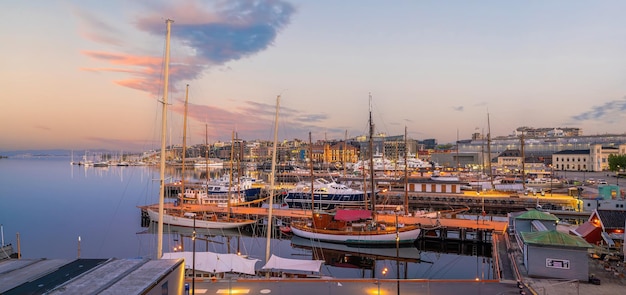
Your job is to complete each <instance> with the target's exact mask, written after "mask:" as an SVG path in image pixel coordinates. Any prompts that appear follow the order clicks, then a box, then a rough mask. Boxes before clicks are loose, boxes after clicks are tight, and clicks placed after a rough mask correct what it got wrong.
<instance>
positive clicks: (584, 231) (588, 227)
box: [570, 222, 602, 243]
mask: <svg viewBox="0 0 626 295" xmlns="http://www.w3.org/2000/svg"><path fill="white" fill-rule="evenodd" d="M570 231H572V232H575V233H576V234H578V235H580V237H582V238H583V239H585V240H586V241H587V242H589V243H595V242H597V241H598V240H599V239H600V233H601V232H602V228H601V227H598V226H595V225H594V224H593V223H591V222H585V223H583V224H581V225H580V226H579V227H577V228H576V229H573V230H570Z"/></svg>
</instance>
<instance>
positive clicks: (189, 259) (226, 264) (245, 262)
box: [162, 252, 259, 275]
mask: <svg viewBox="0 0 626 295" xmlns="http://www.w3.org/2000/svg"><path fill="white" fill-rule="evenodd" d="M178 258H184V259H185V267H187V268H191V265H192V264H193V252H170V253H163V258H162V259H178ZM258 261H259V260H258V259H248V258H244V257H241V256H239V255H237V254H218V253H213V252H196V270H199V271H205V272H211V273H222V272H236V273H244V274H249V275H254V274H255V271H254V265H255V264H256V263H257V262H258Z"/></svg>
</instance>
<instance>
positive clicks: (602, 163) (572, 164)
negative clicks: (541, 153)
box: [552, 144, 626, 171]
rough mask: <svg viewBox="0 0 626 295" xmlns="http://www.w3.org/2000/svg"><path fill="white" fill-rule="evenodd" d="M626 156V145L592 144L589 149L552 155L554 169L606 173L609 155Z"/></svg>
mask: <svg viewBox="0 0 626 295" xmlns="http://www.w3.org/2000/svg"><path fill="white" fill-rule="evenodd" d="M624 154H626V144H619V145H617V146H603V145H601V144H590V145H589V148H588V149H580V150H562V151H558V152H555V153H553V154H552V167H553V168H554V170H559V171H605V170H607V169H608V167H609V161H608V158H609V155H624Z"/></svg>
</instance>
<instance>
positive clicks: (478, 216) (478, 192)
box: [476, 191, 484, 230]
mask: <svg viewBox="0 0 626 295" xmlns="http://www.w3.org/2000/svg"><path fill="white" fill-rule="evenodd" d="M476 196H477V197H480V191H476ZM483 200H484V197H483ZM483 208H484V203H483ZM479 219H480V214H476V230H478V220H479Z"/></svg>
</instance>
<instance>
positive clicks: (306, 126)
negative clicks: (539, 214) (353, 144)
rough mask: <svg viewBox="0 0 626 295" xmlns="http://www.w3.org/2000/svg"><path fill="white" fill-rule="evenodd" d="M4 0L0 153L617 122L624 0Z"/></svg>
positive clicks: (450, 135)
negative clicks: (165, 83)
mask: <svg viewBox="0 0 626 295" xmlns="http://www.w3.org/2000/svg"><path fill="white" fill-rule="evenodd" d="M392 3H393V5H389V4H388V3H386V2H378V1H341V2H334V1H332V2H331V1H314V2H309V1H301V0H298V1H287V0H285V1H279V0H267V1H199V0H195V1H185V2H182V3H179V2H175V1H134V2H122V1H107V2H82V1H45V2H36V3H35V2H23V3H22V2H11V3H6V4H5V5H4V9H3V12H2V13H1V14H2V16H3V18H4V20H5V21H6V22H7V23H8V24H11V29H10V30H5V34H4V38H3V39H4V41H5V44H4V45H3V46H2V47H0V53H2V56H3V58H2V64H3V67H2V70H1V71H0V83H1V84H0V85H2V89H3V90H4V93H3V96H2V97H3V98H2V102H3V107H1V108H0V134H1V136H2V137H1V138H2V140H0V151H10V150H36V149H68V150H70V149H75V150H79V149H83V150H84V149H108V150H125V151H141V150H150V149H154V148H158V146H159V144H158V141H159V138H160V116H161V114H160V108H161V106H160V104H159V102H158V100H160V99H161V98H162V97H163V94H162V78H163V77H162V70H163V63H162V59H163V54H164V39H165V20H166V19H172V20H174V23H173V24H172V47H171V48H172V50H171V63H170V69H171V72H170V91H169V94H168V97H169V99H168V101H169V103H170V108H169V109H170V111H169V114H168V122H169V125H168V126H169V127H168V144H174V145H175V144H177V143H178V142H182V129H183V127H182V126H183V110H184V105H183V102H184V97H185V85H186V84H189V85H190V86H189V111H188V131H187V141H188V145H193V144H199V143H204V142H205V140H207V139H208V141H209V142H216V141H230V138H231V136H232V133H233V132H236V133H237V137H238V138H242V139H246V140H257V139H258V140H271V139H272V138H273V121H274V116H275V109H276V97H277V96H278V95H280V96H281V99H280V115H279V120H278V121H279V124H278V125H279V128H278V129H279V132H278V133H279V134H278V137H279V140H291V139H295V138H299V139H308V133H309V132H311V133H312V138H313V141H317V140H322V139H339V140H341V139H343V138H344V137H345V136H347V137H349V138H353V137H355V136H360V135H366V134H367V132H368V116H369V111H370V106H369V95H370V94H371V96H372V107H371V111H372V117H373V121H374V124H375V126H376V133H385V134H387V135H401V134H404V130H405V127H406V129H407V131H408V133H409V137H410V138H413V139H416V140H424V139H430V138H434V139H437V141H438V142H439V143H449V142H454V141H455V140H456V139H457V136H458V138H459V139H468V138H471V134H472V133H476V132H478V133H486V132H487V128H488V126H487V116H488V114H489V120H490V129H491V134H492V136H499V135H507V134H511V133H512V132H513V130H515V129H516V128H518V127H521V126H530V127H535V128H544V127H563V128H565V127H575V128H581V129H582V132H583V134H584V135H594V134H606V133H611V134H623V133H624V132H625V129H624V127H623V126H625V124H624V123H626V119H625V114H626V113H625V112H624V111H625V110H626V98H625V96H624V94H625V93H626V91H625V88H626V84H624V83H623V82H624V81H625V80H626V71H624V69H626V67H625V66H626V55H625V54H624V53H623V49H624V48H625V47H626V46H625V45H626V38H624V37H626V26H624V25H625V24H626V20H624V19H623V17H622V16H621V11H623V9H624V8H626V3H624V2H621V1H602V2H597V3H594V2H586V1H550V2H539V1H538V2H502V1H475V2H471V3H470V2H467V3H464V2H461V3H459V2H451V1H450V2H449V1H395V2H392Z"/></svg>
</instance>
